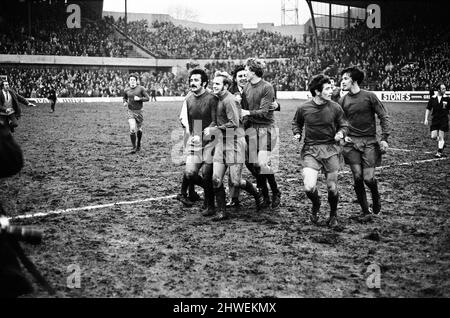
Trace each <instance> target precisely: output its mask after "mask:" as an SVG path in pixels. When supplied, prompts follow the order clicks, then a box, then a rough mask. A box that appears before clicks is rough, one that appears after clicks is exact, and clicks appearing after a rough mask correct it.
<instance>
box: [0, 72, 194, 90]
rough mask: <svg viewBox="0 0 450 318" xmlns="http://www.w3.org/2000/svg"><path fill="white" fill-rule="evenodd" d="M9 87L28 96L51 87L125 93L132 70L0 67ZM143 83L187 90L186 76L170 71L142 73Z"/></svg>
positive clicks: (162, 87)
mask: <svg viewBox="0 0 450 318" xmlns="http://www.w3.org/2000/svg"><path fill="white" fill-rule="evenodd" d="M0 74H4V75H7V76H8V79H9V82H10V86H11V87H12V88H13V89H14V90H16V91H17V92H18V93H19V94H21V95H22V96H25V97H33V98H45V97H47V94H48V91H49V89H50V87H51V86H54V88H55V89H56V90H57V92H58V96H59V97H116V96H122V94H123V91H124V89H125V87H126V86H127V85H128V75H129V72H127V71H121V70H106V69H86V68H70V69H69V68H61V67H57V68H27V67H0ZM138 74H139V76H140V83H141V85H142V86H144V87H145V88H146V89H147V90H148V91H151V90H155V92H156V94H157V96H179V95H184V94H185V92H187V90H188V88H187V85H186V84H185V83H184V82H183V81H184V78H182V77H179V76H178V77H176V76H175V75H174V74H173V73H171V72H139V73H138Z"/></svg>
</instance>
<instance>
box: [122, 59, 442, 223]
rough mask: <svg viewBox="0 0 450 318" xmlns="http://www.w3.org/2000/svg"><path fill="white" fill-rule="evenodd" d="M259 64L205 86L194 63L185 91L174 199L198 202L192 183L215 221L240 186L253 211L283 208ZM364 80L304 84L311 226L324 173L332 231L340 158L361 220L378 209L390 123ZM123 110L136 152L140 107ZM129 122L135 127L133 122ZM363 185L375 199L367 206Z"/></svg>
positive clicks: (302, 122) (347, 75) (299, 129)
mask: <svg viewBox="0 0 450 318" xmlns="http://www.w3.org/2000/svg"><path fill="white" fill-rule="evenodd" d="M264 67H265V64H264V62H263V61H262V60H260V59H256V58H250V59H248V60H247V61H246V63H245V65H238V66H236V67H235V69H234V70H233V72H232V75H230V74H228V73H226V72H216V73H215V75H214V79H213V85H212V90H210V89H208V82H209V80H208V76H207V74H206V72H205V71H204V70H202V69H200V68H194V69H193V70H192V71H191V72H190V74H189V87H190V92H189V94H188V95H187V97H186V98H185V100H184V103H183V107H182V111H181V115H180V121H181V124H182V126H183V127H184V128H185V130H186V136H187V138H186V139H185V140H186V143H185V151H186V153H187V156H186V165H185V171H184V174H183V181H182V185H181V192H180V193H179V194H178V195H177V199H178V200H179V201H181V202H182V203H183V204H184V205H186V206H192V205H193V204H194V201H197V200H199V199H200V198H199V196H198V195H197V193H196V192H195V190H194V186H195V185H197V186H200V187H202V188H203V189H204V197H205V199H204V204H203V212H202V215H203V216H213V220H215V221H221V220H225V219H227V218H228V216H229V214H228V213H227V209H230V208H234V209H239V208H240V207H241V204H240V200H239V196H240V192H241V190H244V191H245V192H247V193H248V194H250V195H251V196H252V197H253V198H254V200H255V206H256V209H257V210H258V211H259V210H264V209H269V208H272V209H276V208H277V207H279V205H280V199H281V192H280V190H279V188H278V185H277V182H276V179H275V171H274V167H273V166H272V165H271V158H272V156H273V155H274V153H273V151H274V149H275V147H276V146H277V143H278V147H279V134H278V128H277V127H276V125H275V121H274V110H276V109H277V106H278V107H279V105H278V104H277V102H276V101H275V96H274V95H275V94H274V89H273V87H272V85H271V84H270V83H268V82H267V81H265V80H264V79H263V78H262V77H263V74H264ZM130 80H136V78H135V79H133V78H131V79H130ZM363 80H364V73H363V72H362V71H361V70H360V69H358V68H357V67H349V68H346V69H344V70H343V71H342V72H341V85H340V86H341V90H336V89H333V86H332V81H331V80H330V78H329V77H327V76H325V75H317V76H315V77H313V79H312V80H311V81H310V83H309V87H308V90H309V91H310V92H311V95H312V98H311V99H310V100H308V101H306V102H304V103H303V104H301V105H300V106H299V107H298V109H297V111H296V113H295V116H294V119H293V121H292V130H293V134H294V140H296V141H298V142H300V141H301V140H302V135H304V139H303V140H304V143H303V147H302V150H301V155H300V159H301V165H302V167H303V170H302V174H303V184H304V191H305V193H306V196H307V197H308V198H309V199H310V200H311V202H312V209H311V213H310V220H311V222H313V223H314V224H319V218H320V217H319V214H320V213H319V211H320V206H321V198H320V195H319V191H318V187H317V179H318V175H319V173H320V172H321V171H322V172H323V173H324V175H325V178H326V185H327V190H328V203H329V206H330V212H329V217H328V219H327V220H326V222H325V224H326V225H328V226H329V227H331V228H334V227H336V226H338V219H337V209H338V202H339V191H338V187H337V179H338V171H339V169H340V168H341V162H342V160H341V158H342V157H343V158H344V161H345V163H346V164H348V165H349V166H350V169H351V171H352V174H353V180H354V185H353V186H354V190H355V193H356V199H357V202H358V203H359V205H360V207H361V214H360V215H358V218H360V219H361V220H362V221H367V220H370V219H371V217H372V215H373V214H380V212H381V202H380V194H379V191H378V182H377V180H376V178H375V168H376V167H377V166H379V165H380V163H381V157H382V154H383V153H385V152H386V150H387V149H388V147H389V145H388V137H389V135H390V133H391V126H392V123H391V120H390V117H389V115H388V113H387V111H386V108H385V107H384V105H383V104H382V103H381V102H380V100H379V99H378V98H377V97H376V95H375V94H374V93H372V92H369V91H367V90H364V89H361V88H360V85H361V83H362V81H363ZM133 84H134V83H133ZM130 86H133V85H130ZM134 86H135V85H134ZM131 89H132V90H133V89H134V90H136V89H137V88H135V87H134V88H133V87H132V88H131ZM343 92H345V94H342V93H343ZM135 93H136V92H135ZM135 93H130V91H128V93H127V92H126V93H125V96H124V101H125V102H127V101H131V102H134V103H138V104H141V107H142V101H147V100H148V96H145V95H146V93H144V94H140V93H139V92H138V93H139V94H135ZM136 95H138V96H139V95H142V96H141V97H135V96H136ZM125 104H126V105H127V103H125ZM429 106H430V105H429ZM129 108H130V107H129ZM138 108H139V107H138ZM428 109H430V107H428ZM128 111H129V121H130V129H131V134H132V135H131V140H132V143H133V152H136V151H139V149H140V139H141V137H142V131H141V129H140V126H141V124H142V114H141V113H140V112H139V111H138V113H137V114H136V116H135V115H134V113H135V112H134V111H131V112H130V109H129V110H128ZM427 115H428V113H427ZM376 117H378V119H379V121H380V126H381V138H380V140H378V139H377V129H376V127H377V126H376ZM135 119H136V121H135ZM134 122H139V123H140V124H139V123H138V126H137V127H136V126H135V124H134ZM132 124H133V125H132ZM136 129H137V140H138V142H137V145H136ZM439 146H440V147H442V146H441V145H439ZM244 164H245V166H246V167H247V169H248V170H249V171H250V173H251V174H252V175H253V176H254V178H255V179H256V187H255V186H254V185H253V183H252V182H250V181H249V180H245V179H243V177H242V172H243V167H244ZM226 173H227V175H228V187H229V196H230V198H231V200H230V201H229V202H228V203H226V193H225V187H224V177H225V174H226ZM366 186H367V188H368V189H369V190H370V194H371V197H372V204H371V206H370V205H369V203H368V200H367V195H366ZM269 188H270V190H271V192H272V196H270V192H269Z"/></svg>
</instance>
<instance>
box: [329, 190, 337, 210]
mask: <svg viewBox="0 0 450 318" xmlns="http://www.w3.org/2000/svg"><path fill="white" fill-rule="evenodd" d="M338 202H339V192H337V191H336V192H334V191H328V203H329V204H330V216H336V214H337V206H338Z"/></svg>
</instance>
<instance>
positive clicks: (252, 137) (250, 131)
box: [245, 126, 278, 163]
mask: <svg viewBox="0 0 450 318" xmlns="http://www.w3.org/2000/svg"><path fill="white" fill-rule="evenodd" d="M245 140H246V142H247V154H246V156H247V157H246V158H247V161H248V162H251V163H256V162H258V159H257V158H258V153H259V152H260V151H268V152H272V150H273V149H274V148H275V146H276V145H277V140H278V128H276V127H275V126H266V127H250V128H247V129H246V130H245Z"/></svg>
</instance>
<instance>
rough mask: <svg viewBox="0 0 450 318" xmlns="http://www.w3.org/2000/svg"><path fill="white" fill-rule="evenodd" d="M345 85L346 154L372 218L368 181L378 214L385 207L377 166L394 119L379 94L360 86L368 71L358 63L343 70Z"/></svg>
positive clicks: (365, 214) (365, 211)
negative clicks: (347, 126) (377, 176)
mask: <svg viewBox="0 0 450 318" xmlns="http://www.w3.org/2000/svg"><path fill="white" fill-rule="evenodd" d="M341 76H342V82H341V85H342V89H343V90H344V91H348V93H347V94H346V95H345V96H344V97H342V98H341V99H340V100H339V103H340V104H341V106H342V109H343V110H344V113H345V116H346V118H347V120H348V123H349V132H348V136H347V137H346V138H345V144H344V149H343V155H344V159H345V162H346V163H347V164H348V165H350V169H351V170H352V174H353V180H354V189H355V193H356V198H357V200H358V202H359V205H360V206H361V209H362V219H361V220H362V221H366V220H370V218H371V214H370V210H369V205H368V202H367V197H366V189H365V186H364V184H365V185H367V187H368V188H369V189H370V192H371V193H372V210H373V213H374V214H379V213H380V211H381V202H380V195H379V192H378V182H377V180H376V179H375V167H377V166H379V165H380V164H381V155H382V154H383V153H384V152H386V150H387V149H388V147H389V145H388V142H387V141H388V137H389V135H390V133H391V121H390V119H389V115H388V113H387V111H386V108H385V107H384V105H383V104H382V103H381V102H380V100H379V99H378V98H377V96H376V95H375V94H374V93H372V92H369V91H366V90H363V89H361V88H360V87H359V86H360V85H361V83H362V81H363V80H364V73H363V72H362V71H361V70H360V69H358V68H357V67H349V68H346V69H344V70H343V71H342V72H341ZM375 114H376V115H377V116H378V118H379V120H380V123H381V141H380V142H378V141H377V129H376V128H377V126H376V121H375Z"/></svg>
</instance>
